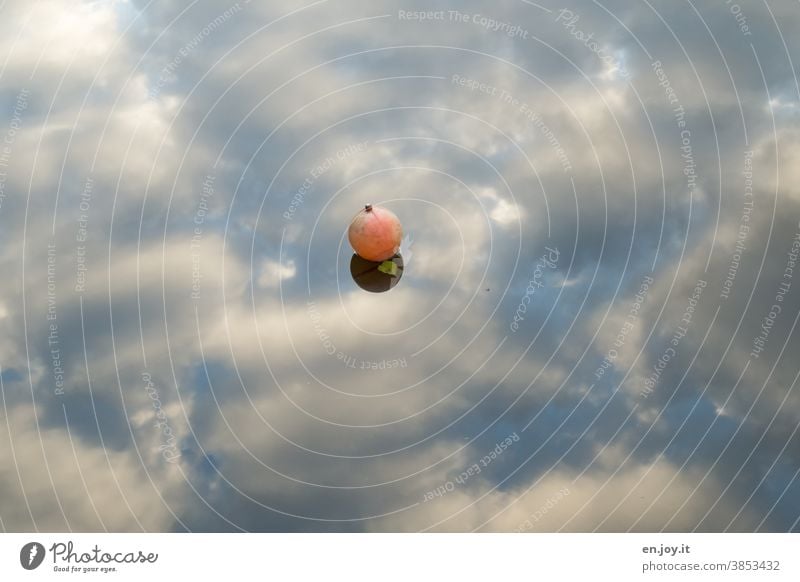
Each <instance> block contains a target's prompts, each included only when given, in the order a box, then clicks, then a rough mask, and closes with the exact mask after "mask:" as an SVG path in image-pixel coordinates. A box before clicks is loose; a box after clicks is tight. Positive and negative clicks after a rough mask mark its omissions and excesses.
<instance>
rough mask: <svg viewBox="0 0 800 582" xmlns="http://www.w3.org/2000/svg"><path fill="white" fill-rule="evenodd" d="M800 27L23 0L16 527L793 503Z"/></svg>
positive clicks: (641, 17)
mask: <svg viewBox="0 0 800 582" xmlns="http://www.w3.org/2000/svg"><path fill="white" fill-rule="evenodd" d="M799 29H800V12H798V9H797V6H795V5H791V4H790V3H787V2H777V1H771V2H770V1H767V2H763V3H762V4H753V5H750V4H748V5H746V6H745V5H744V4H742V6H741V10H740V11H739V12H735V11H733V9H732V8H731V7H730V6H728V5H726V4H725V3H718V2H717V3H713V2H700V3H674V2H667V1H662V2H654V3H650V4H648V3H629V2H623V1H621V0H614V1H608V2H603V3H600V2H589V1H577V2H573V3H572V4H570V5H568V6H563V5H555V4H552V3H548V2H542V3H533V2H527V1H525V0H516V1H512V0H509V1H504V2H500V3H499V4H497V5H494V4H492V5H488V4H487V3H482V2H476V1H472V0H467V1H462V2H458V3H449V4H448V3H445V2H435V3H433V5H431V4H430V3H423V2H414V1H409V2H399V1H398V0H378V1H376V2H371V3H369V4H368V5H366V4H363V3H356V2H347V1H344V2H340V1H336V2H334V1H333V0H327V1H326V0H318V1H314V2H294V1H291V2H282V3H274V2H273V3H260V2H249V1H245V0H240V1H239V2H234V3H230V4H225V3H220V2H211V1H199V0H198V1H194V2H191V3H188V4H187V3H178V2H146V1H144V0H130V1H112V0H108V1H104V2H91V3H90V2H79V3H76V2H67V1H66V0H53V1H51V2H47V3H33V4H32V3H30V2H21V1H16V0H10V1H7V2H5V3H3V4H2V7H0V56H2V58H0V80H1V82H0V140H1V141H0V239H1V240H2V241H3V243H4V244H3V246H2V251H0V261H2V266H3V273H4V274H5V276H4V277H3V280H2V282H0V330H1V333H0V388H2V412H3V414H2V417H0V527H2V528H3V529H4V530H5V531H36V530H39V531H68V530H72V531H104V530H105V531H423V530H424V531H458V532H461V531H798V530H799V529H800V482H798V473H800V454H798V451H800V436H799V435H798V426H799V423H800V413H798V410H800V392H799V391H798V388H797V387H796V382H797V378H798V374H799V373H800V367H798V362H797V359H796V358H795V357H794V354H795V353H797V350H798V348H799V347H800V346H798V334H797V331H796V329H795V326H796V324H797V321H798V317H800V281H797V278H798V276H800V271H798V268H797V260H798V254H800V190H798V186H797V184H798V183H800V179H798V178H800V176H798V175H797V174H798V166H797V164H796V163H795V159H796V157H797V154H798V153H800V134H799V132H798V129H797V121H798V103H800V85H799V84H798V81H797V78H796V64H797V63H798V62H800V54H798V46H797V41H796V40H795V39H797V38H798V32H800V30H799ZM365 204H379V205H381V206H384V207H386V208H388V209H390V210H391V211H393V212H394V213H395V214H396V215H397V216H398V217H399V218H400V220H401V221H402V224H403V229H404V233H405V237H404V239H403V243H402V246H401V254H402V258H401V259H398V260H402V272H401V274H402V279H400V277H398V278H397V281H394V283H396V284H394V285H393V286H392V287H391V289H389V290H388V291H387V292H368V291H365V289H364V288H362V287H363V286H364V285H366V286H369V285H372V283H369V284H367V283H364V282H363V281H361V282H362V283H364V285H361V284H360V283H359V281H356V280H355V279H354V276H353V273H354V272H356V273H360V272H361V271H358V270H357V269H355V268H354V266H353V249H351V248H350V245H349V244H348V240H347V227H348V225H349V223H350V220H351V219H352V217H353V215H354V214H355V213H356V212H358V210H359V209H360V208H363V207H364V205H365ZM356 278H358V277H356ZM370 291H374V289H370Z"/></svg>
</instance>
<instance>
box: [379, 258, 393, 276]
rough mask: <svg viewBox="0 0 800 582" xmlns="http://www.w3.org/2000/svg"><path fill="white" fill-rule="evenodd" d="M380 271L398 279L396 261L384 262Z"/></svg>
mask: <svg viewBox="0 0 800 582" xmlns="http://www.w3.org/2000/svg"><path fill="white" fill-rule="evenodd" d="M378 270H379V271H380V272H381V273H386V274H387V275H389V276H390V277H397V265H396V264H395V263H394V261H383V262H382V263H381V264H380V266H379V267H378Z"/></svg>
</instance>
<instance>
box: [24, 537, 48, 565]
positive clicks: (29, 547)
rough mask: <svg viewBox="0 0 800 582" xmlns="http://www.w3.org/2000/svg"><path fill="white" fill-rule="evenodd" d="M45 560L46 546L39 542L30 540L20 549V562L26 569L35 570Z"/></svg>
mask: <svg viewBox="0 0 800 582" xmlns="http://www.w3.org/2000/svg"><path fill="white" fill-rule="evenodd" d="M43 561H44V546H43V545H42V544H40V543H39V542H29V543H27V544H25V545H24V546H22V549H21V550H20V551H19V563H20V564H22V567H23V568H25V569H26V570H35V569H36V568H38V567H39V566H41V565H42V562H43Z"/></svg>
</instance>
